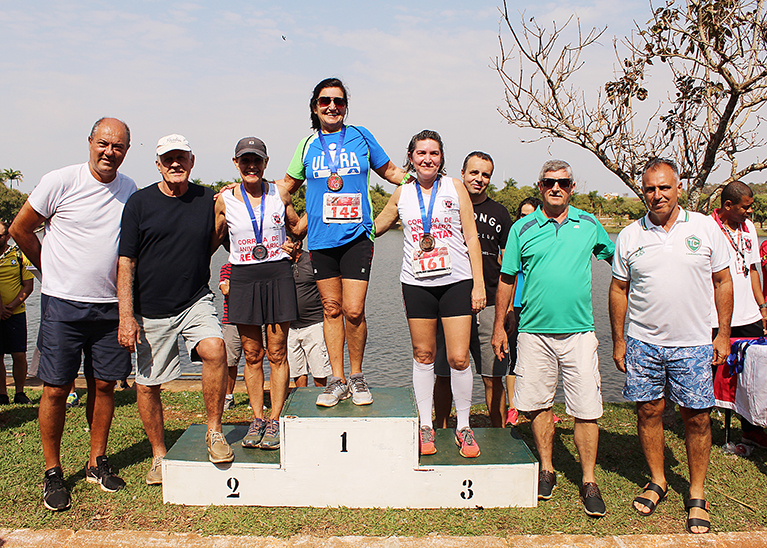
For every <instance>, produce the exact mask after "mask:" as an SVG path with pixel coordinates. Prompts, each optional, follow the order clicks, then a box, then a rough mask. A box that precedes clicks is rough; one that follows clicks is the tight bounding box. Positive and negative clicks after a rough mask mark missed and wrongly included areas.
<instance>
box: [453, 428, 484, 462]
mask: <svg viewBox="0 0 767 548" xmlns="http://www.w3.org/2000/svg"><path fill="white" fill-rule="evenodd" d="M455 444H456V445H457V446H458V447H460V449H459V450H458V452H459V453H460V454H461V456H462V457H465V458H467V459H473V458H474V457H478V456H479V445H477V440H475V439H474V431H473V430H472V429H471V428H469V427H468V426H465V427H463V428H461V429H460V430H459V431H458V432H456V433H455Z"/></svg>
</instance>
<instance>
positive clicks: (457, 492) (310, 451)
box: [162, 388, 538, 508]
mask: <svg viewBox="0 0 767 548" xmlns="http://www.w3.org/2000/svg"><path fill="white" fill-rule="evenodd" d="M320 391H321V389H319V388H301V389H297V390H295V391H294V392H293V393H292V394H291V395H290V396H289V398H288V401H287V402H286V405H285V408H284V410H283V414H282V418H281V420H280V436H281V448H280V450H278V451H263V450H260V449H245V448H243V447H242V446H241V445H240V440H242V438H243V437H244V436H245V434H246V433H247V430H248V427H247V425H236V426H232V425H225V426H224V434H225V436H226V439H227V441H228V442H229V443H230V444H231V446H232V449H233V450H234V462H233V463H229V464H225V465H214V464H212V463H210V462H209V461H208V454H207V451H206V450H205V428H206V427H205V425H202V424H193V425H191V426H190V427H189V428H188V429H187V431H186V432H184V434H183V435H182V436H181V437H180V438H179V439H178V441H177V442H176V443H175V445H174V446H173V447H172V448H171V450H170V451H169V452H168V454H167V455H166V457H165V459H164V460H163V465H162V467H163V500H164V501H165V502H170V503H174V504H187V505H210V504H215V505H249V506H314V507H325V506H332V507H334V506H346V507H350V508H380V507H391V508H473V507H475V506H481V507H484V508H498V507H508V506H528V507H529V506H535V505H536V504H537V483H538V461H537V460H536V459H535V457H534V456H533V454H532V453H531V452H530V449H529V448H528V447H527V445H525V443H524V442H523V441H522V440H519V439H515V438H513V437H512V436H511V435H510V434H511V432H512V430H507V429H500V428H476V429H474V433H475V436H476V439H477V443H478V444H479V447H480V449H481V451H482V454H481V455H480V456H479V457H477V458H474V459H465V458H463V457H461V456H460V455H459V454H458V447H457V446H456V444H455V434H454V432H453V431H452V430H437V431H436V440H435V442H436V447H437V453H436V454H435V455H428V456H422V457H419V452H418V413H417V411H416V408H415V402H414V398H413V393H412V390H411V389H409V388H379V389H375V390H373V398H374V400H375V401H374V402H373V404H372V405H366V406H356V405H354V404H353V403H352V402H351V399H348V400H345V401H342V402H340V403H339V404H338V405H336V406H335V407H331V408H323V407H317V405H315V401H316V399H317V395H318V394H319V393H320Z"/></svg>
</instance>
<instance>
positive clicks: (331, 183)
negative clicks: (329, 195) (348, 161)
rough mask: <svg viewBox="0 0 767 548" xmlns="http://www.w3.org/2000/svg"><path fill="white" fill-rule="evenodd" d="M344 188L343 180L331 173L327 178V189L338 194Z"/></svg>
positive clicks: (336, 174)
mask: <svg viewBox="0 0 767 548" xmlns="http://www.w3.org/2000/svg"><path fill="white" fill-rule="evenodd" d="M343 187H344V180H343V179H342V178H341V176H340V175H339V174H338V173H331V174H330V177H328V189H329V190H332V191H333V192H338V191H339V190H341V189H342V188H343Z"/></svg>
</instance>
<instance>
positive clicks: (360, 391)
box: [349, 373, 373, 405]
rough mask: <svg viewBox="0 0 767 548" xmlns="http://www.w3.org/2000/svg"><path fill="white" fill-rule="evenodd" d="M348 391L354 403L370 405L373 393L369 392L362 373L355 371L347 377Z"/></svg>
mask: <svg viewBox="0 0 767 548" xmlns="http://www.w3.org/2000/svg"><path fill="white" fill-rule="evenodd" d="M349 391H350V392H351V393H352V403H353V404H354V405H370V404H371V403H373V395H372V394H371V393H370V389H369V388H368V383H366V382H365V376H364V375H363V374H362V373H355V374H354V375H352V376H351V377H349Z"/></svg>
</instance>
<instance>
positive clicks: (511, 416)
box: [506, 407, 519, 426]
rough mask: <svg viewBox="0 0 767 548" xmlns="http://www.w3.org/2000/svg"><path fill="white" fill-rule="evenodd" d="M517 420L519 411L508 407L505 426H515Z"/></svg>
mask: <svg viewBox="0 0 767 548" xmlns="http://www.w3.org/2000/svg"><path fill="white" fill-rule="evenodd" d="M518 422H519V411H517V409H516V408H515V407H510V408H509V410H508V411H507V412H506V426H509V425H511V426H516V425H517V423H518Z"/></svg>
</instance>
